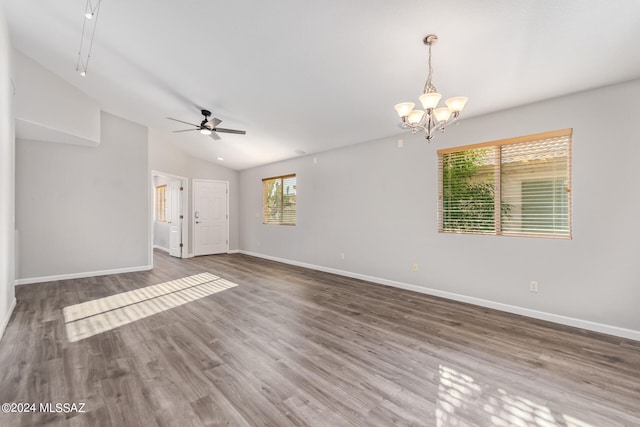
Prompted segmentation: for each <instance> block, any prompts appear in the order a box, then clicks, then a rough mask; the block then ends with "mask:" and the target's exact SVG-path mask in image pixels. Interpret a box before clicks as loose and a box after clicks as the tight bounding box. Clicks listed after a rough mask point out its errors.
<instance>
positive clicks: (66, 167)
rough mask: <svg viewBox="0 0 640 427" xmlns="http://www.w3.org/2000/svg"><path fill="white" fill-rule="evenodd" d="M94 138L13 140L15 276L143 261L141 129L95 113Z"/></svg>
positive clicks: (144, 156) (145, 224) (145, 173)
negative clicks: (88, 141) (90, 141)
mask: <svg viewBox="0 0 640 427" xmlns="http://www.w3.org/2000/svg"><path fill="white" fill-rule="evenodd" d="M101 141H102V142H101V144H100V145H99V146H98V147H95V148H92V147H81V146H72V145H66V144H57V143H48V142H36V141H28V140H20V139H19V140H18V141H17V143H16V215H17V221H16V223H17V224H16V225H17V229H18V232H19V263H18V278H21V279H31V278H37V277H46V276H56V275H64V274H77V273H85V272H87V273H90V272H95V271H103V270H112V269H126V268H137V267H144V266H148V265H151V260H150V259H149V249H148V248H149V245H150V236H149V210H148V198H149V188H150V175H149V174H150V172H149V167H148V149H147V142H148V136H147V129H146V128H145V127H143V126H140V125H138V124H135V123H133V122H130V121H127V120H124V119H122V118H119V117H116V116H113V115H110V114H107V113H102V114H101Z"/></svg>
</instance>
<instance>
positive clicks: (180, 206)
mask: <svg viewBox="0 0 640 427" xmlns="http://www.w3.org/2000/svg"><path fill="white" fill-rule="evenodd" d="M188 183H189V181H188V179H187V178H185V177H182V176H177V175H172V174H168V173H164V172H160V171H151V185H152V188H151V194H152V200H153V204H152V206H153V209H152V211H153V212H152V218H151V236H152V238H151V248H150V250H151V254H152V255H153V249H159V250H161V251H164V252H167V253H168V254H169V255H171V256H174V257H177V258H188V257H189V253H188V250H187V248H188V247H189V246H188V243H189V237H188V236H189V221H188V220H187V212H188V200H187V199H188V197H187V195H188V188H187V186H188ZM152 259H153V257H152Z"/></svg>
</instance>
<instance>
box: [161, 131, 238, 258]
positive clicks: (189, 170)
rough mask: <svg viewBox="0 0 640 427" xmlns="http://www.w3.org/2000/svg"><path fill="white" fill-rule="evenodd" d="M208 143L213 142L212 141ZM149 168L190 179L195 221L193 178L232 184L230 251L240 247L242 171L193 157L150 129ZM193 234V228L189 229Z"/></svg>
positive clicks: (230, 193)
mask: <svg viewBox="0 0 640 427" xmlns="http://www.w3.org/2000/svg"><path fill="white" fill-rule="evenodd" d="M206 143H210V142H209V141H208V140H207V141H206ZM149 165H150V167H151V169H152V170H155V171H159V172H164V173H167V174H171V175H178V176H183V177H187V178H188V179H189V194H188V197H189V204H188V206H189V212H188V213H187V215H186V216H185V218H187V219H189V220H190V219H191V218H192V212H191V210H192V200H191V196H192V195H191V191H192V189H193V179H210V180H217V181H229V250H230V251H233V250H237V249H238V248H239V242H240V238H239V229H238V227H239V223H240V221H239V219H238V218H239V215H240V207H239V199H240V198H239V184H238V179H239V178H238V172H237V171H235V170H232V169H228V168H226V167H224V166H220V165H217V164H214V163H210V162H207V161H205V160H201V159H198V158H195V157H192V156H190V155H189V154H187V153H185V152H184V151H182V150H180V149H178V148H177V147H175V146H174V145H173V144H171V143H170V142H169V141H168V140H167V139H166V137H165V136H164V135H163V134H162V133H160V132H158V131H155V130H153V129H149ZM189 230H190V231H189V232H191V227H189ZM192 242H193V239H192V238H191V236H190V238H189V244H188V248H187V250H188V253H189V254H193V244H192Z"/></svg>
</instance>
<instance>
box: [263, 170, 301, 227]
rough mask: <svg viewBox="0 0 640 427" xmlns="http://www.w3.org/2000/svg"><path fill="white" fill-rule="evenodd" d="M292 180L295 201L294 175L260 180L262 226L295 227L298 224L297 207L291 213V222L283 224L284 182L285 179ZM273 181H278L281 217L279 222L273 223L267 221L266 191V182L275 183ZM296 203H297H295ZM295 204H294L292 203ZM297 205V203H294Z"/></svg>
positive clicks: (295, 186) (296, 179) (296, 182)
mask: <svg viewBox="0 0 640 427" xmlns="http://www.w3.org/2000/svg"><path fill="white" fill-rule="evenodd" d="M291 178H294V179H295V184H294V194H293V195H294V196H296V199H297V184H298V178H297V176H296V174H295V173H290V174H286V175H279V176H272V177H269V178H262V224H263V225H288V226H295V225H296V224H297V222H298V211H297V206H296V209H295V211H294V212H293V215H294V217H293V222H285V221H284V220H285V218H286V216H285V215H284V210H285V205H284V199H285V197H284V196H285V194H284V184H285V180H287V179H291ZM275 180H279V181H280V212H281V217H280V220H279V221H273V220H267V212H266V211H267V197H268V196H267V191H266V186H265V184H266V182H268V181H275ZM296 202H297V201H296ZM294 203H295V202H294ZM296 204H297V203H296Z"/></svg>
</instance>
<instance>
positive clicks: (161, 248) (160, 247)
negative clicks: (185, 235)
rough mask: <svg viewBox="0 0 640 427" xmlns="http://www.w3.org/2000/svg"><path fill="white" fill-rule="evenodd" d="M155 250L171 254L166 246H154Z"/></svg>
mask: <svg viewBox="0 0 640 427" xmlns="http://www.w3.org/2000/svg"><path fill="white" fill-rule="evenodd" d="M153 249H158V250H161V251H162V252H166V253H169V248H165V247H164V246H160V245H153Z"/></svg>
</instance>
